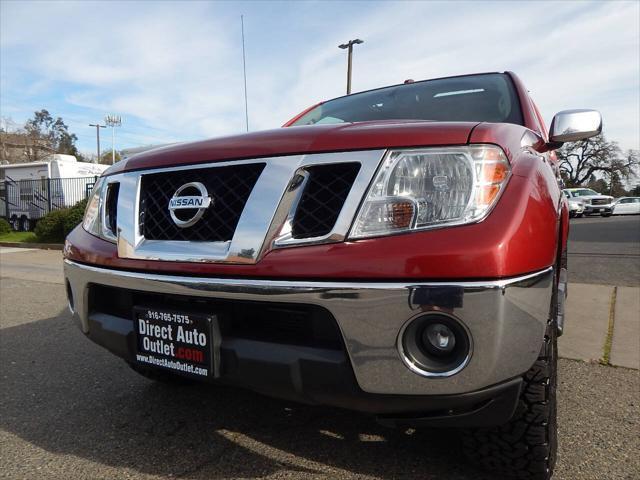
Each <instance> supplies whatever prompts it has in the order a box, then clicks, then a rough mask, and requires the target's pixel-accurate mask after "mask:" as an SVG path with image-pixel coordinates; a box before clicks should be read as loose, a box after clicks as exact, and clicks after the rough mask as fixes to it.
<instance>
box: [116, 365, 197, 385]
mask: <svg viewBox="0 0 640 480" xmlns="http://www.w3.org/2000/svg"><path fill="white" fill-rule="evenodd" d="M127 365H129V367H131V369H132V370H133V371H134V372H136V373H137V374H139V375H142V376H143V377H145V378H147V379H149V380H153V381H154V382H159V383H164V384H167V385H183V386H184V385H194V384H196V383H198V382H196V381H195V380H191V379H190V378H187V377H183V376H181V375H177V374H175V373H171V372H167V371H166V370H162V369H160V368H148V367H144V366H142V365H139V364H137V363H132V362H127Z"/></svg>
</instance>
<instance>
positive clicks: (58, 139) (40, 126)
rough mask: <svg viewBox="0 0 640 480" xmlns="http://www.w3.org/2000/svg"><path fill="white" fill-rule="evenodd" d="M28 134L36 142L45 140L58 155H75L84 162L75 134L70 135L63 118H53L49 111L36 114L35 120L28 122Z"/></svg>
mask: <svg viewBox="0 0 640 480" xmlns="http://www.w3.org/2000/svg"><path fill="white" fill-rule="evenodd" d="M24 129H25V131H26V132H27V134H28V135H29V136H30V137H31V138H32V139H34V140H44V141H45V142H46V143H47V144H48V145H49V146H50V147H51V148H52V149H53V150H54V151H55V152H56V153H62V154H67V155H74V156H75V157H76V158H77V159H78V160H82V159H83V158H82V155H81V154H80V152H78V148H77V147H76V142H77V141H78V137H77V136H76V135H75V133H69V127H67V125H66V124H65V123H64V121H63V120H62V118H60V117H57V118H53V117H52V116H51V114H50V113H49V111H48V110H46V109H44V108H43V109H42V110H40V111H38V112H34V114H33V118H31V119H29V120H27V122H26V123H25V125H24Z"/></svg>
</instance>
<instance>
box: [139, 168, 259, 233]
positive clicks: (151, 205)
mask: <svg viewBox="0 0 640 480" xmlns="http://www.w3.org/2000/svg"><path fill="white" fill-rule="evenodd" d="M263 169H264V163H250V164H243V165H230V166H227V167H220V168H199V169H193V170H175V171H170V172H162V173H152V174H148V175H143V176H142V184H141V187H140V219H139V225H140V231H141V233H142V234H143V235H144V237H145V238H147V239H149V240H182V241H194V242H227V241H230V240H231V239H232V238H233V234H234V232H235V230H236V227H237V225H238V221H239V220H240V215H242V211H243V210H244V206H245V204H246V202H247V199H248V198H249V195H250V194H251V191H252V190H253V187H254V186H255V184H256V181H257V180H258V177H259V176H260V173H262V170H263ZM190 182H200V183H202V184H203V185H204V186H205V187H206V189H207V191H208V192H209V194H210V195H211V198H212V207H211V208H208V209H207V210H206V212H205V213H204V215H203V216H202V218H201V219H200V220H199V221H198V222H197V223H196V224H194V225H193V226H190V227H187V228H180V227H178V226H177V225H176V224H175V223H174V222H173V220H172V219H171V216H170V215H169V209H168V205H169V200H170V199H171V197H172V196H173V194H174V192H176V190H178V189H179V188H180V187H181V186H182V185H185V184H187V183H190Z"/></svg>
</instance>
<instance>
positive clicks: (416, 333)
mask: <svg viewBox="0 0 640 480" xmlns="http://www.w3.org/2000/svg"><path fill="white" fill-rule="evenodd" d="M398 350H399V353H400V356H401V358H402V360H403V362H404V363H405V365H406V366H407V367H409V369H410V370H412V371H413V372H415V373H417V374H419V375H422V376H424V377H450V376H451V375H455V374H456V373H458V372H460V371H461V370H462V369H463V368H464V367H465V366H466V365H467V364H468V363H469V360H470V359H471V353H472V344H471V336H470V334H469V332H468V331H467V329H466V327H465V326H464V325H463V324H462V322H461V321H460V320H459V319H457V318H456V317H454V316H453V315H450V314H446V313H443V312H437V313H436V312H433V313H427V314H424V315H421V316H419V317H417V318H414V319H413V320H411V321H410V322H408V323H407V324H406V325H405V326H404V327H403V328H402V330H401V331H400V334H399V335H398Z"/></svg>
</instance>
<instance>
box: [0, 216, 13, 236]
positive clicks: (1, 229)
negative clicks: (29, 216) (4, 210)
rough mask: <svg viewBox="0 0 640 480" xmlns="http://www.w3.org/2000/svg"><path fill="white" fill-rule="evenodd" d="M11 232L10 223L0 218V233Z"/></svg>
mask: <svg viewBox="0 0 640 480" xmlns="http://www.w3.org/2000/svg"><path fill="white" fill-rule="evenodd" d="M7 233H11V225H9V222H7V221H6V220H5V219H4V218H0V235H6V234H7Z"/></svg>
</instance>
